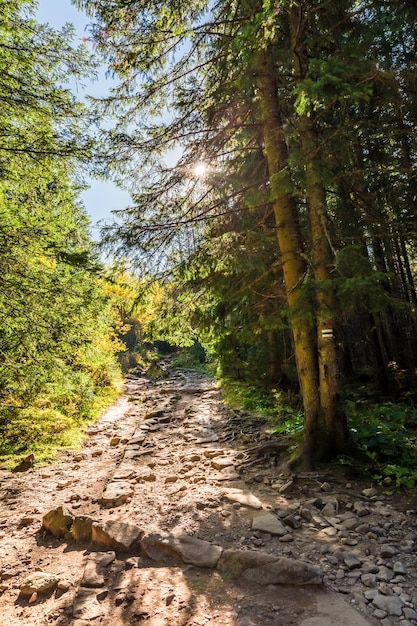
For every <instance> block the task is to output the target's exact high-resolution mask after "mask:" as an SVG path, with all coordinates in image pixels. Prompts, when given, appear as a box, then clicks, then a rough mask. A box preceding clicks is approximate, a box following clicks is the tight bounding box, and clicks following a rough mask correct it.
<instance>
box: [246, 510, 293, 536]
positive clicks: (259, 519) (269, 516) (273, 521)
mask: <svg viewBox="0 0 417 626" xmlns="http://www.w3.org/2000/svg"><path fill="white" fill-rule="evenodd" d="M252 529H253V530H260V531H261V532H264V533H269V534H270V535H277V536H278V537H282V536H283V535H286V534H287V529H286V528H285V526H284V525H283V523H282V522H281V521H280V520H279V519H278V518H277V517H276V515H274V514H273V513H268V512H265V513H260V514H259V515H256V516H255V517H254V518H253V520H252Z"/></svg>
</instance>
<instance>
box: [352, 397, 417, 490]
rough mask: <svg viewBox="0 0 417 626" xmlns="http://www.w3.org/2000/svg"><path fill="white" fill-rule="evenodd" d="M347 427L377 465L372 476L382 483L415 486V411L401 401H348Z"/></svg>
mask: <svg viewBox="0 0 417 626" xmlns="http://www.w3.org/2000/svg"><path fill="white" fill-rule="evenodd" d="M348 419H349V426H350V428H351V431H352V433H353V434H354V436H355V439H356V440H357V442H358V444H359V445H360V446H361V448H362V449H363V450H364V451H366V452H367V453H368V454H369V455H370V456H371V458H373V459H374V461H375V462H376V464H377V467H378V468H379V471H378V472H377V473H375V475H374V478H375V479H376V480H378V481H379V482H381V484H383V485H385V486H389V485H391V484H395V485H396V486H397V487H406V488H412V487H415V486H416V485H417V470H416V466H417V435H416V432H417V411H416V410H415V409H414V407H410V406H407V405H404V404H393V403H387V404H383V405H366V404H362V403H359V404H358V405H357V404H355V403H353V402H352V403H348Z"/></svg>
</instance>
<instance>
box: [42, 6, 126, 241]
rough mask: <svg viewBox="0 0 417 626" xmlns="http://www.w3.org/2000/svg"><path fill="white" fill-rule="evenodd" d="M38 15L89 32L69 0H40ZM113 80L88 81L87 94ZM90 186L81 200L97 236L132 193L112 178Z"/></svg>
mask: <svg viewBox="0 0 417 626" xmlns="http://www.w3.org/2000/svg"><path fill="white" fill-rule="evenodd" d="M37 19H38V21H39V22H48V23H49V24H51V26H53V27H54V28H60V27H62V26H64V24H66V23H67V22H70V23H71V24H74V26H75V28H76V31H77V36H79V37H80V38H82V37H84V36H85V35H86V26H87V24H88V21H89V20H88V18H87V17H86V15H85V14H84V13H81V12H80V11H78V10H77V9H76V8H75V7H74V6H73V5H72V4H71V1H70V0H38V12H37ZM110 84H111V81H110V80H106V79H105V77H104V72H103V77H102V78H101V79H100V80H99V81H97V82H95V83H92V84H91V85H87V87H86V94H90V95H95V96H101V95H105V94H106V92H107V90H108V89H109V86H110ZM89 183H90V188H89V189H88V190H86V191H85V192H83V194H82V200H83V203H84V206H85V208H86V210H87V213H88V215H89V216H90V220H91V235H92V236H93V238H94V239H98V238H99V227H98V225H97V223H98V222H99V221H101V220H104V221H107V222H109V221H112V216H111V211H112V210H115V209H122V208H124V207H125V206H127V205H128V204H129V202H130V196H129V194H128V193H126V192H125V191H123V190H121V189H118V188H117V187H116V186H115V185H114V184H113V183H111V182H103V181H96V180H91V179H90V180H89Z"/></svg>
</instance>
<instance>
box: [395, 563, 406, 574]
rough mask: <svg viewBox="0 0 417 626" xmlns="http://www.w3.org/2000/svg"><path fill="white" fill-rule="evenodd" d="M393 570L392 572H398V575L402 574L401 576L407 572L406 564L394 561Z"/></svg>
mask: <svg viewBox="0 0 417 626" xmlns="http://www.w3.org/2000/svg"><path fill="white" fill-rule="evenodd" d="M393 572H394V574H400V575H403V576H404V575H406V574H407V573H408V572H407V568H406V566H405V565H404V563H402V562H401V561H396V562H395V563H394V566H393Z"/></svg>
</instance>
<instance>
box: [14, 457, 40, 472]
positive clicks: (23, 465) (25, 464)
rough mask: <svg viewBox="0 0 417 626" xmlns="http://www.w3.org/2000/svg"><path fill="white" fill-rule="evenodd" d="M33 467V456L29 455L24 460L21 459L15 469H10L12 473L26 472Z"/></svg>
mask: <svg viewBox="0 0 417 626" xmlns="http://www.w3.org/2000/svg"><path fill="white" fill-rule="evenodd" d="M34 465H35V456H34V455H33V454H29V455H28V456H26V457H25V458H24V459H22V461H20V463H18V464H17V465H15V467H14V468H13V469H12V472H27V471H28V470H30V469H32V467H33V466H34Z"/></svg>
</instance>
